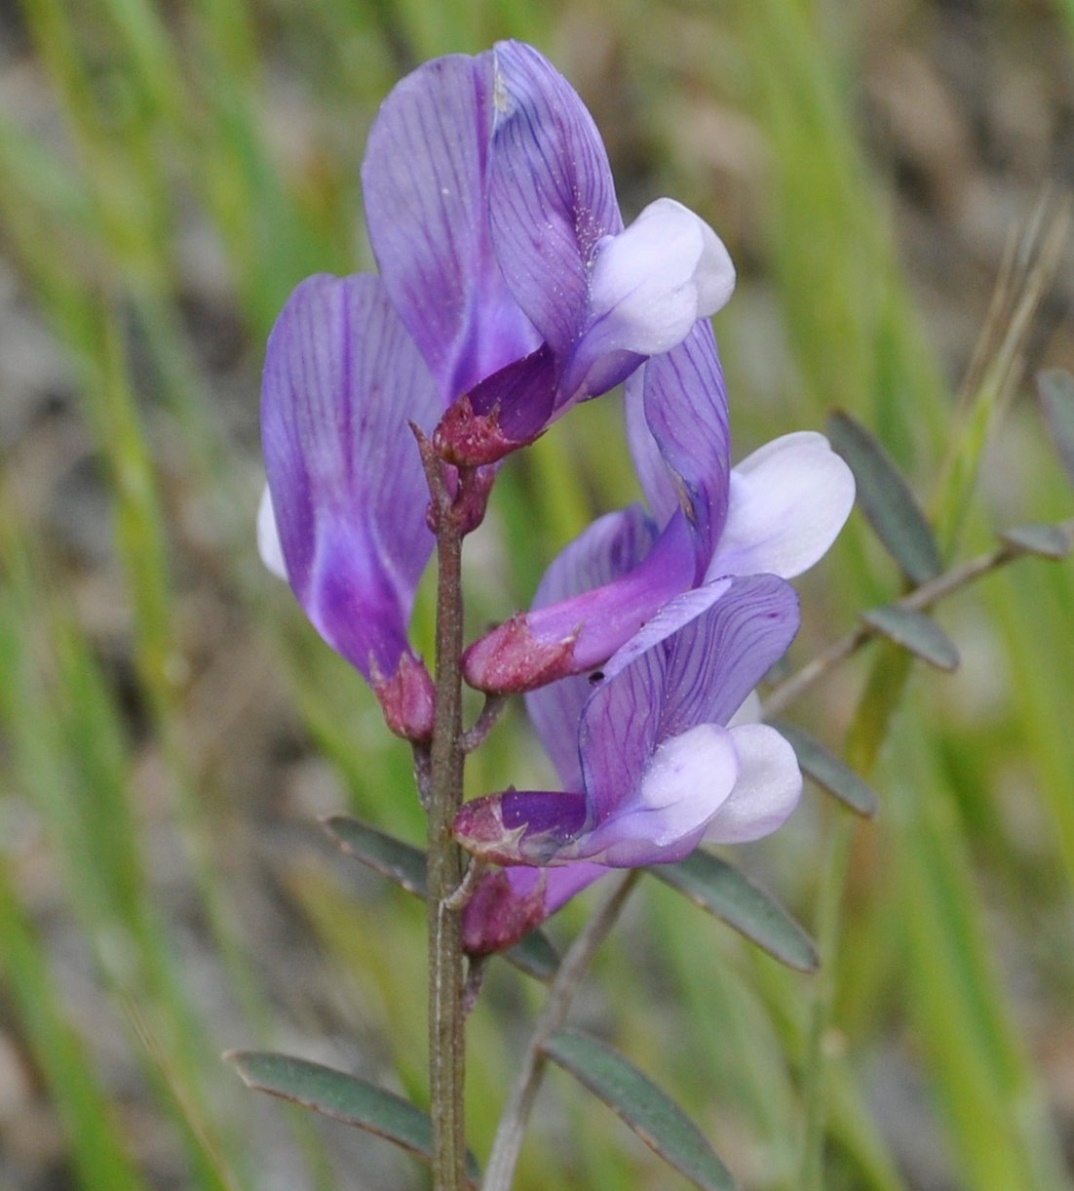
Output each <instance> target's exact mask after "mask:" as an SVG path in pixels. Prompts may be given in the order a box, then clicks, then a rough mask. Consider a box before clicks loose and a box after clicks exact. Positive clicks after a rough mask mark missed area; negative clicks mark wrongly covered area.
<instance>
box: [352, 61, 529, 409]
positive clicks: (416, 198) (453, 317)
mask: <svg viewBox="0 0 1074 1191" xmlns="http://www.w3.org/2000/svg"><path fill="white" fill-rule="evenodd" d="M492 125H493V53H492V52H491V51H490V52H489V53H485V54H481V55H479V56H478V57H476V58H470V57H466V56H463V55H458V54H456V55H451V56H449V57H446V58H438V59H436V60H435V61H433V62H428V63H426V64H425V65H424V66H421V67H419V68H418V69H417V70H416V71H414V72H413V73H412V74H410V75H408V76H407V77H406V78H405V79H403V80H402V81H401V82H400V83H398V84H397V86H396V87H395V88H394V90H393V91H392V93H391V94H390V95H389V96H388V98H387V99H386V100H385V102H384V104H383V106H382V107H381V110H380V113H379V115H378V116H377V119H376V121H375V122H374V124H373V127H372V129H371V130H370V134H369V145H368V148H367V150H366V156H365V163H364V165H363V167H362V186H363V190H364V195H365V209H366V221H367V224H368V227H369V237H370V240H371V241H372V244H373V251H374V253H375V255H376V258H377V263H378V265H379V266H380V272H381V275H382V277H383V279H384V284H385V286H386V287H387V290H388V293H389V295H390V296H391V299H392V302H393V303H394V304H395V307H396V309H397V310H398V311H399V313H400V315H401V317H402V319H403V322H404V323H405V324H406V327H407V329H408V330H409V331H410V334H411V336H412V337H413V338H414V341H415V342H416V343H417V344H418V346H419V348H420V349H421V351H422V354H423V355H424V356H425V359H426V361H427V362H428V364H429V367H430V368H431V369H432V371H433V375H434V376H435V377H436V380H437V384H438V385H439V387H440V393H441V397H442V398H443V402H444V404H445V405H447V404H448V403H450V402H451V401H453V400H454V399H455V398H456V397H458V396H460V395H461V394H462V393H465V392H468V391H469V390H470V389H471V388H473V387H474V385H476V384H477V382H478V381H480V380H481V379H483V378H484V377H486V376H488V375H490V374H491V373H494V372H497V371H499V369H501V368H503V367H504V366H505V365H506V364H508V363H510V362H511V361H513V360H517V359H518V358H519V357H521V356H525V355H528V354H529V353H530V352H532V351H533V350H534V349H535V348H536V347H538V345H539V343H540V337H539V336H538V335H537V333H536V331H535V330H534V328H533V326H532V324H531V323H530V321H529V319H527V318H526V316H525V315H524V314H523V313H522V310H521V309H520V307H519V305H518V303H517V302H516V301H515V299H514V298H513V297H512V296H511V293H510V291H509V290H508V288H507V283H506V281H505V279H504V276H503V272H502V270H501V269H500V266H499V264H498V262H497V261H496V258H495V255H494V253H493V250H492V240H491V233H490V228H489V217H488V202H489V146H490V139H491V137H492Z"/></svg>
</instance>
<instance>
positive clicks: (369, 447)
mask: <svg viewBox="0 0 1074 1191" xmlns="http://www.w3.org/2000/svg"><path fill="white" fill-rule="evenodd" d="M442 408H443V406H442V402H441V400H440V396H439V394H438V392H437V389H436V386H435V384H434V382H433V378H432V376H431V374H430V373H429V370H428V368H427V367H426V365H425V362H424V360H423V359H422V358H421V356H420V355H419V353H418V350H417V348H416V347H415V345H414V342H413V340H412V339H411V338H410V336H409V335H408V334H407V333H406V330H405V328H404V327H403V324H402V323H401V322H400V320H399V316H398V315H397V314H396V313H395V310H394V309H393V307H392V305H391V303H390V302H389V301H388V299H387V296H386V295H385V292H384V287H383V285H382V284H381V282H380V281H379V280H378V279H377V278H375V277H364V276H357V277H346V278H337V277H328V276H324V275H320V276H316V277H310V278H308V279H307V280H306V281H304V282H303V283H302V284H301V285H300V286H299V287H298V289H296V290H295V292H294V293H293V294H292V295H291V297H290V299H289V300H288V302H287V305H286V306H285V307H284V309H283V312H282V313H281V315H280V317H279V319H278V320H277V323H276V326H275V327H274V328H273V331H272V335H271V337H270V338H269V344H268V351H267V354H266V358H265V376H264V388H263V398H262V411H261V435H262V441H263V444H264V450H265V466H266V470H267V473H268V490H267V492H266V497H265V499H264V500H263V501H262V506H261V513H260V516H259V526H258V528H259V535H258V536H259V543H260V546H261V554H262V558H263V559H264V560H265V562H266V563H267V564H268V565H269V567H270V569H272V570H274V571H276V573H277V574H281V575H282V576H283V577H285V578H287V579H288V580H289V581H290V583H291V586H292V588H293V589H294V592H295V595H296V596H297V598H298V601H299V603H300V604H301V605H302V607H303V609H304V610H305V612H306V615H307V616H308V617H309V618H310V620H311V621H312V622H313V625H314V627H315V628H316V629H317V631H318V632H319V633H320V634H321V636H322V637H323V638H324V639H325V640H326V641H327V642H328V643H329V644H330V645H331V646H332V647H333V648H334V649H336V650H338V651H339V652H340V653H341V654H342V655H343V656H344V657H345V658H347V660H348V661H350V662H351V663H352V664H353V665H354V666H355V667H357V669H358V670H359V671H361V673H362V675H363V677H364V678H365V679H366V681H367V682H369V683H370V684H371V685H372V686H373V687H374V689H375V690H376V691H377V694H378V697H379V698H380V700H381V703H382V706H383V707H384V710H385V713H386V716H387V718H388V722H389V724H390V726H391V727H392V728H393V729H394V730H395V731H397V732H399V733H400V734H401V735H404V736H408V737H410V738H412V739H422V738H424V737H426V736H428V734H429V733H430V732H431V730H432V712H433V692H432V684H431V680H430V679H429V676H428V674H427V672H426V671H425V668H424V666H423V665H422V663H421V662H420V660H419V659H418V658H417V657H416V656H415V655H414V653H413V651H412V650H411V648H410V645H409V644H408V642H407V626H408V624H409V621H410V614H411V611H412V608H413V604H414V596H415V592H416V591H417V586H418V581H419V580H420V578H421V574H422V571H423V570H424V569H425V565H426V563H427V562H428V561H429V555H430V554H431V553H432V549H433V545H434V540H433V535H432V534H431V533H430V531H429V529H428V527H427V526H426V524H425V510H426V506H427V504H428V492H427V490H426V486H425V477H424V474H423V472H422V469H421V465H420V461H419V458H418V453H417V447H416V444H415V442H414V436H413V434H412V432H411V430H410V427H409V425H408V419H410V420H413V421H414V422H416V423H417V424H418V425H420V426H423V427H425V428H426V429H428V428H430V427H431V426H432V425H434V424H435V422H436V419H437V417H438V416H439V414H440V411H441V409H442ZM270 494H271V495H270Z"/></svg>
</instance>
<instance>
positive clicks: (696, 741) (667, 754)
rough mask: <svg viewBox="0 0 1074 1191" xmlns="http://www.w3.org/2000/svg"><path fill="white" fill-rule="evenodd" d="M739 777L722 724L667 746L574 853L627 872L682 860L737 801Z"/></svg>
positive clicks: (688, 733)
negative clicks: (728, 805) (723, 809)
mask: <svg viewBox="0 0 1074 1191" xmlns="http://www.w3.org/2000/svg"><path fill="white" fill-rule="evenodd" d="M738 772H739V757H738V753H737V751H736V748H735V744H734V741H733V739H732V734H731V733H730V732H729V731H727V729H726V728H722V727H720V725H719V724H698V725H696V726H695V727H693V728H690V729H688V730H687V731H686V732H684V733H683V734H682V735H680V736H675V737H672V738H670V739H668V740H664V741H662V742H661V743H660V745H659V746H658V747H657V749H656V750H655V752H654V753H653V755H652V757H651V759H650V760H649V763H648V765H647V766H646V769H645V772H644V773H643V775H642V777H641V781H640V782H639V783H638V785H637V786H636V788H635V789H634V790H633V791H632V793H631V794H630V796H629V797H627V798H624V799H623V800H622V801H621V802H620V803H619V804H618V805H617V806H616V807H615V808H614V809H613V811H612V813H611V814H609V815H608V816H607V817H606V818H605V819H603V820H602V821H601V822H600V823H599V824H598V825H597V826H596V827H595V828H594V829H593V830H592V831H590V832H588V833H586V834H585V835H583V836H581V837H580V838H579V839H578V840H577V842H576V843H575V844H574V845H573V847H572V849H571V851H572V852H573V853H574V854H576V855H578V856H582V857H585V858H587V859H589V860H598V861H600V863H602V864H607V865H609V866H612V867H623V868H634V867H637V866H640V865H645V864H667V863H671V862H673V861H676V860H682V859H684V858H685V857H686V856H688V855H689V854H690V853H691V852H692V851H693V850H694V848H696V847H697V845H698V843H699V842H700V841H701V839H702V837H703V836H704V834H705V831H706V827H707V826H708V824H709V822H710V821H711V820H712V818H713V816H715V815H717V814H718V813H719V811H720V809H721V807H722V806H723V805H724V804H725V803H726V802H727V800H728V798H729V797H730V796H731V793H732V791H733V789H734V788H735V783H736V780H737V778H738Z"/></svg>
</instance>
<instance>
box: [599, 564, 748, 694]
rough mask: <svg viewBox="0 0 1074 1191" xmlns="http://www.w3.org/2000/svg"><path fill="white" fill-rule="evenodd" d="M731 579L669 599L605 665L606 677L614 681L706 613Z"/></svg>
mask: <svg viewBox="0 0 1074 1191" xmlns="http://www.w3.org/2000/svg"><path fill="white" fill-rule="evenodd" d="M731 584H732V580H731V579H715V580H713V581H712V582H711V583H703V584H702V585H701V586H700V587H692V588H690V590H689V591H684V592H682V593H680V594H679V595H677V596H674V597H673V598H672V599H670V600H668V602H667V603H666V604H664V606H663V607H662V608H661V609H660V610H659V611H658V612H657V613H656V614H655V615H654V616H653V617H652V619H651V620H647V621H646V622H645V624H644V625H643V626H642V627H641V628H640V629H639V630H638V631H637V632H636V633H635V634H634V636H633V637H631V638H630V640H629V641H628V642H627V643H626V644H625V645H624V646H623V647H622V648H621V649H617V650H616V651H615V653H614V654H612V656H611V657H610V658H609V659H608V660H607V661H606V662H605V663H604V666H603V669H602V673H603V675H604V677H605V678H607V679H612V678H614V677H615V676H616V675H617V674H618V673H619V672H620V670H623V669H625V668H626V667H627V666H629V665H630V664H631V663H632V662H633V661H634V660H635V659H636V658H638V657H640V656H641V654H643V653H645V652H646V651H647V650H650V649H652V648H653V647H654V646H655V645H659V644H660V643H661V642H662V641H666V640H667V639H668V638H669V637H671V636H672V635H673V634H675V633H678V632H680V631H681V630H682V629H683V627H684V626H685V625H687V624H689V623H690V621H692V620H696V619H697V617H699V616H701V615H702V613H704V612H707V611H708V610H709V609H710V608H711V607H712V605H713V604H715V603H716V601H717V600H718V599H719V598H720V597H721V596H723V595H724V594H725V593H726V592H728V591H730V589H731Z"/></svg>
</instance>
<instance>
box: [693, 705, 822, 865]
mask: <svg viewBox="0 0 1074 1191" xmlns="http://www.w3.org/2000/svg"><path fill="white" fill-rule="evenodd" d="M731 738H732V740H733V741H734V746H735V749H736V751H737V753H738V760H739V772H738V779H737V780H736V782H735V788H734V790H732V792H731V796H730V797H729V798H728V799H727V801H726V802H725V803H724V804H723V806H721V807H720V809H719V810H718V811H717V812H716V815H715V816H714V818H713V819H712V821H711V822H710V823H709V825H708V827H707V828H706V829H705V839H706V840H707V841H708V842H710V843H714V844H742V843H747V842H748V841H749V840H755V839H760V838H761V837H762V836H765V835H770V834H771V833H772V832H773V831H775V830H776V828H777V827H782V826H783V824H784V823H785V822H786V821H787V819H788V818H789V817H790V815H791V812H792V811H793V810H794V808H795V807H796V806H797V805H798V799H799V798H800V797H801V794H802V773H801V770H800V769H799V768H798V758H797V757H796V756H795V754H794V749H793V748H791V746H790V745H789V744H788V743H787V741H786V740H784V739H783V737H782V736H780V734H779V733H778V732H777V731H776V730H775V728H770V727H768V725H767V724H742V725H740V726H738V727H735V728H732V729H731Z"/></svg>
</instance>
